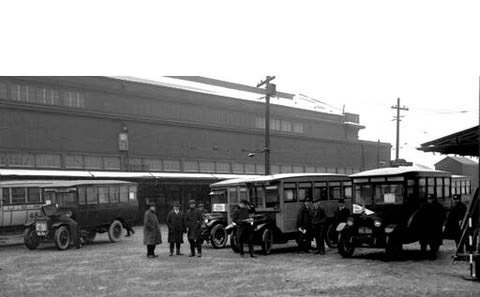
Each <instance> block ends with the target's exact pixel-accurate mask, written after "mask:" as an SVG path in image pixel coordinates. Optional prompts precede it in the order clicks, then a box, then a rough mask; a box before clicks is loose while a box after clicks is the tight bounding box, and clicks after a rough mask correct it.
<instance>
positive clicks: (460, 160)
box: [435, 156, 478, 166]
mask: <svg viewBox="0 0 480 297" xmlns="http://www.w3.org/2000/svg"><path fill="white" fill-rule="evenodd" d="M446 159H451V160H454V161H456V162H458V163H460V164H462V165H475V166H476V165H478V162H477V161H475V160H472V159H469V158H465V157H458V156H447V157H445V158H444V159H442V160H440V161H438V162H437V163H435V165H437V164H438V163H441V162H443V161H444V160H446Z"/></svg>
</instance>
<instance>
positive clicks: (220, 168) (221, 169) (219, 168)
mask: <svg viewBox="0 0 480 297" xmlns="http://www.w3.org/2000/svg"><path fill="white" fill-rule="evenodd" d="M215 170H216V172H217V173H230V163H226V162H217V163H216V164H215Z"/></svg>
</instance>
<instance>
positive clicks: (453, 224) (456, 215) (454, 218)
mask: <svg viewBox="0 0 480 297" xmlns="http://www.w3.org/2000/svg"><path fill="white" fill-rule="evenodd" d="M453 203H454V206H453V207H452V209H451V210H450V214H449V215H448V218H447V223H446V224H445V235H446V238H450V239H454V240H455V243H456V245H457V248H458V243H459V241H460V236H462V234H461V233H462V230H461V225H462V221H463V217H464V216H465V213H466V212H467V206H465V204H463V203H462V199H461V196H460V195H453ZM462 249H463V248H462ZM462 249H460V250H462Z"/></svg>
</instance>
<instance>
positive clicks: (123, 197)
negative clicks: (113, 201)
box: [120, 186, 128, 202]
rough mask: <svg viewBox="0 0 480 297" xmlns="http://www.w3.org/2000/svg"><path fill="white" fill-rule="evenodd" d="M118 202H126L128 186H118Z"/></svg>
mask: <svg viewBox="0 0 480 297" xmlns="http://www.w3.org/2000/svg"><path fill="white" fill-rule="evenodd" d="M120 202H128V186H120Z"/></svg>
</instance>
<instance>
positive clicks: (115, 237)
mask: <svg viewBox="0 0 480 297" xmlns="http://www.w3.org/2000/svg"><path fill="white" fill-rule="evenodd" d="M122 233H123V225H122V222H120V221H119V220H114V221H113V222H112V223H111V224H110V227H108V239H110V241H111V242H119V241H120V239H121V238H122Z"/></svg>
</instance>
